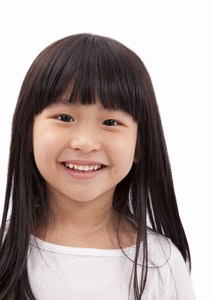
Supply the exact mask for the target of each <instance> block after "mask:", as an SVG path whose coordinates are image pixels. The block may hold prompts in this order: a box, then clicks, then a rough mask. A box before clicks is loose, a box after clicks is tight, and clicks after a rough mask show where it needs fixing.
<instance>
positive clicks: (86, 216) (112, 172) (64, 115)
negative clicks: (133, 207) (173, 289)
mask: <svg viewBox="0 0 212 300" xmlns="http://www.w3.org/2000/svg"><path fill="white" fill-rule="evenodd" d="M136 139H137V123H136V122H135V121H134V120H133V118H132V117H131V116H130V115H129V114H127V113H125V112H123V111H121V110H108V109H105V108H104V107H103V106H102V105H101V103H100V102H98V101H97V103H95V104H91V105H82V104H80V103H75V104H69V103H68V102H67V101H61V102H60V103H57V104H54V105H51V106H49V107H47V108H45V109H44V110H43V111H42V112H41V113H40V114H39V115H37V116H36V117H35V120H34V128H33V152H34V157H35V162H36V165H37V167H38V170H39V171H40V173H41V175H42V176H43V177H44V179H45V181H46V184H47V188H48V192H49V200H50V204H51V207H52V211H53V216H54V218H53V219H51V217H49V220H48V228H47V230H46V231H45V236H44V229H43V226H42V225H41V226H40V228H39V230H38V232H37V233H36V234H37V236H38V237H39V238H42V239H45V240H46V241H48V242H52V243H56V244H61V245H65V246H73V247H96V248H118V242H117V234H116V232H117V228H118V226H119V231H120V236H121V239H122V241H123V244H124V245H126V246H127V245H129V244H132V243H134V237H135V232H134V231H135V230H134V228H133V226H132V225H130V224H129V222H128V221H126V220H121V223H120V217H119V215H118V214H117V213H116V212H115V211H114V209H113V208H112V201H113V194H114V190H115V188H116V185H117V184H118V183H119V182H120V181H121V180H122V179H123V178H124V177H125V176H126V175H127V174H128V172H129V171H130V169H131V167H132V164H133V162H134V156H135V147H136ZM70 164H71V166H72V165H75V167H76V168H79V166H83V167H86V168H87V167H89V166H91V165H92V166H93V167H94V166H95V167H96V168H97V166H98V168H99V167H100V169H99V170H89V171H87V172H86V171H79V170H75V169H70V168H68V167H67V166H70ZM52 220H54V221H52ZM120 224H121V225H120Z"/></svg>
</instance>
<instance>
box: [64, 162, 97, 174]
mask: <svg viewBox="0 0 212 300" xmlns="http://www.w3.org/2000/svg"><path fill="white" fill-rule="evenodd" d="M65 166H66V167H67V168H69V169H74V170H79V171H84V172H88V171H93V170H95V171H97V170H99V169H100V168H101V165H100V164H97V165H75V164H71V163H65Z"/></svg>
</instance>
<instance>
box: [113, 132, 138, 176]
mask: <svg viewBox="0 0 212 300" xmlns="http://www.w3.org/2000/svg"><path fill="white" fill-rule="evenodd" d="M114 144H115V143H114ZM135 147H136V138H134V136H130V137H127V138H125V139H119V140H118V141H117V142H116V145H114V148H113V150H112V149H111V152H112V151H113V154H114V156H113V157H114V163H115V164H116V166H117V168H116V173H119V172H121V173H122V172H124V173H128V172H129V171H130V169H131V167H132V164H133V162H134V159H135Z"/></svg>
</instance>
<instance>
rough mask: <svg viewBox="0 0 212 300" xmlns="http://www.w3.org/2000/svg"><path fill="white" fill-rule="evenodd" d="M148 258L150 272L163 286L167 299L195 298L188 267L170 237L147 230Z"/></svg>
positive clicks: (189, 299)
mask: <svg viewBox="0 0 212 300" xmlns="http://www.w3.org/2000/svg"><path fill="white" fill-rule="evenodd" d="M148 260H149V270H150V274H154V277H155V278H156V277H158V281H160V284H162V286H163V288H164V287H165V289H166V292H165V293H166V294H167V295H169V298H167V299H185V300H194V299H195V296H194V293H193V287H192V282H191V276H190V272H189V268H188V265H187V263H186V262H185V261H184V259H183V256H182V255H181V252H180V251H179V249H178V248H177V247H176V246H175V245H174V244H173V242H172V241H171V240H170V239H168V238H167V237H165V236H163V235H161V234H158V233H155V232H154V231H152V230H148ZM155 274H157V275H155Z"/></svg>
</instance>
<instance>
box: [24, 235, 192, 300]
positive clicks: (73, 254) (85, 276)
mask: <svg viewBox="0 0 212 300" xmlns="http://www.w3.org/2000/svg"><path fill="white" fill-rule="evenodd" d="M148 243H149V247H148V248H149V249H148V253H149V254H148V255H149V269H148V278H147V284H146V288H145V292H144V295H143V297H142V299H144V300H175V299H176V300H194V299H195V296H194V293H193V289H192V284H191V281H190V276H189V272H188V268H187V266H186V264H185V262H184V260H183V258H182V256H181V254H180V252H179V250H178V249H177V248H176V247H175V246H174V245H173V243H171V242H170V241H169V240H168V239H166V238H164V237H163V236H161V235H158V234H155V233H153V232H151V231H150V230H149V231H148ZM124 251H125V253H126V254H127V255H128V256H129V257H130V258H131V259H133V257H134V253H135V246H132V247H129V248H125V249H124ZM141 260H142V245H141V254H140V261H141ZM132 267H133V263H132V261H131V260H130V259H129V258H127V257H126V256H125V255H124V254H123V252H122V251H121V250H120V249H113V250H101V249H91V248H71V247H64V246H60V245H55V244H50V243H47V242H44V241H41V240H39V239H37V238H35V237H34V236H32V237H31V246H30V251H29V259H28V273H29V280H30V285H31V287H32V290H33V293H34V295H35V297H36V299H37V300H128V294H129V293H130V296H129V299H130V300H133V299H134V294H133V289H132V288H131V289H130V292H129V283H130V277H131V272H132ZM138 270H139V272H138V273H139V274H141V267H140V266H139V268H138ZM139 274H138V275H139ZM132 287H133V284H132Z"/></svg>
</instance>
